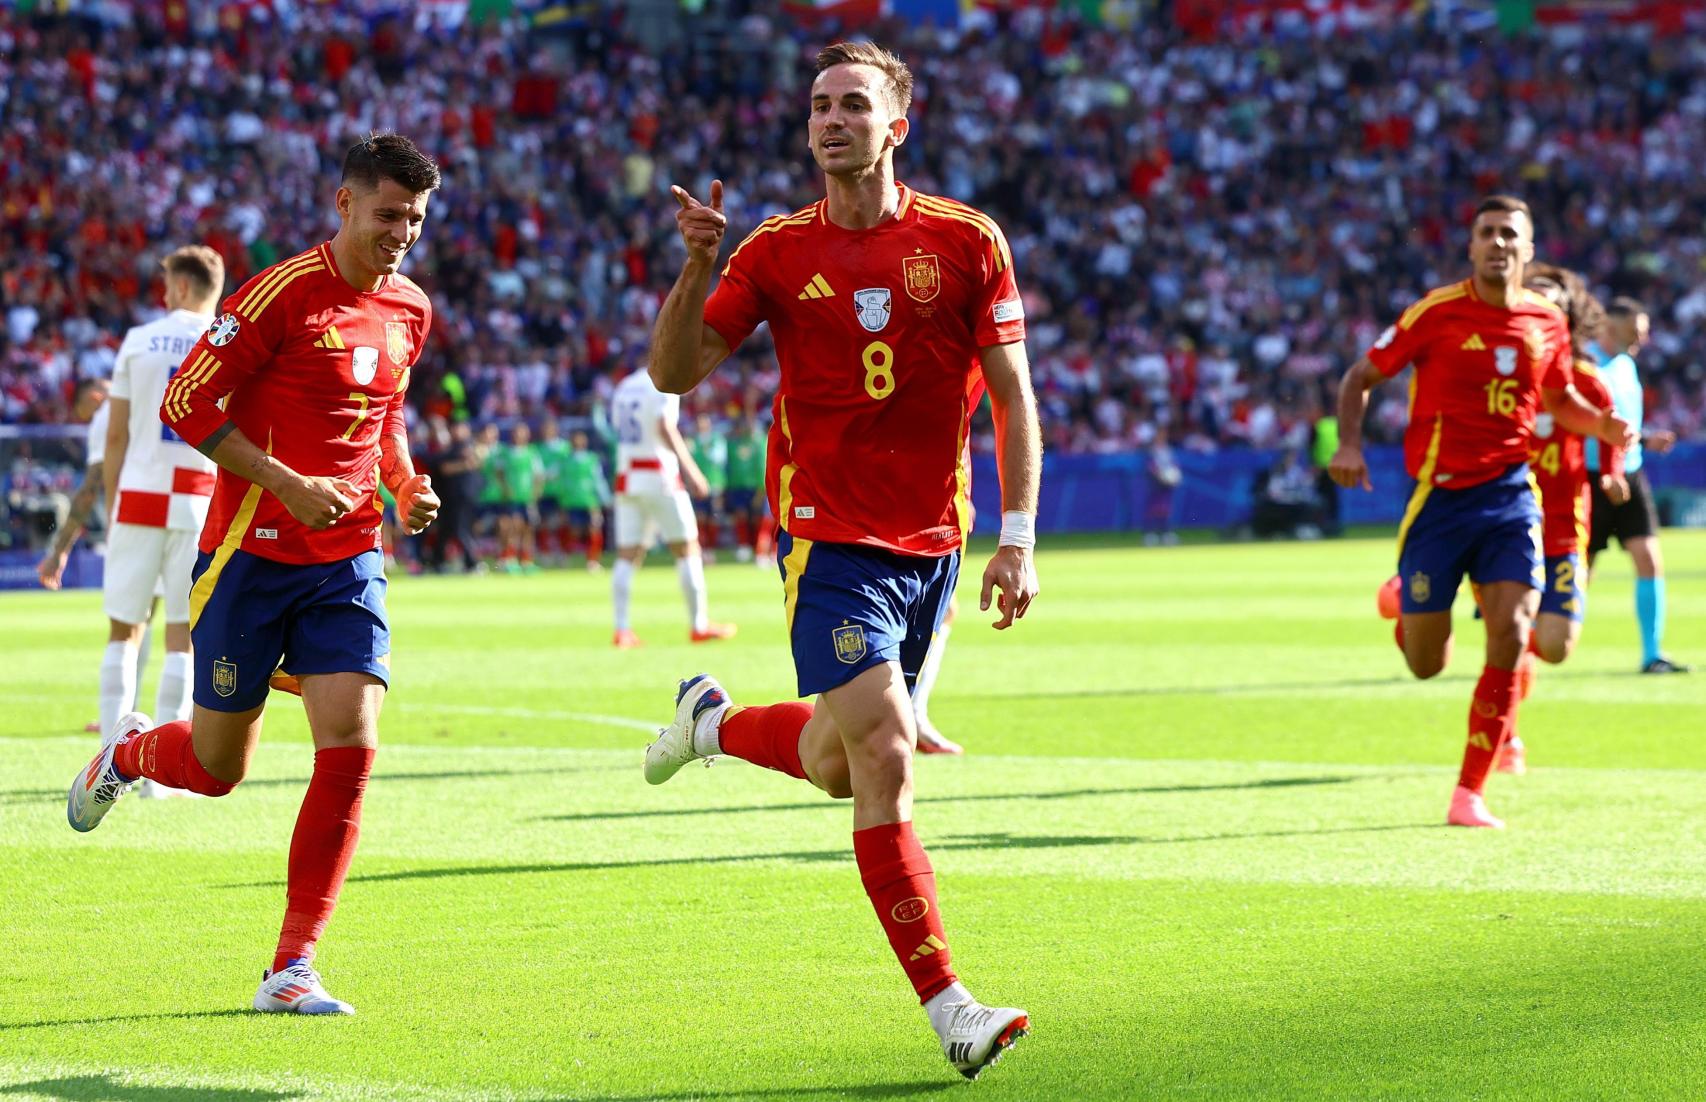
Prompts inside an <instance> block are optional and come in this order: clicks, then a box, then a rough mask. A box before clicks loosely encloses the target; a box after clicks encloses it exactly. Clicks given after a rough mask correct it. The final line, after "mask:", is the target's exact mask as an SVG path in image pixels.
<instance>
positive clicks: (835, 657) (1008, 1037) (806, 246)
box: [646, 43, 1042, 1077]
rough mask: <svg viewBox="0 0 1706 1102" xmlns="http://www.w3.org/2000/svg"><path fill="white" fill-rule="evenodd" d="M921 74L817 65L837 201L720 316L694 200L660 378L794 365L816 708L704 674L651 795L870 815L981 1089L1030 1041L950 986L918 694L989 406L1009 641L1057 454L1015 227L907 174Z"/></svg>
mask: <svg viewBox="0 0 1706 1102" xmlns="http://www.w3.org/2000/svg"><path fill="white" fill-rule="evenodd" d="M911 99H912V74H911V72H910V71H909V70H908V69H907V68H906V65H905V64H904V63H903V62H902V61H900V59H899V58H896V57H895V56H894V55H893V54H891V53H889V52H888V51H887V50H884V49H882V48H880V47H878V46H875V45H872V44H868V43H840V44H837V45H834V46H831V47H829V48H827V49H825V50H824V51H822V52H821V53H820V54H818V58H817V77H816V79H815V80H814V81H813V82H812V89H811V114H810V117H809V120H808V124H807V136H808V139H809V142H810V148H811V151H812V156H813V157H814V158H815V159H816V161H817V164H818V166H819V167H820V168H821V169H822V170H823V172H824V176H825V189H826V197H825V198H824V199H822V200H819V201H818V202H816V203H813V204H812V205H811V206H809V207H806V208H804V209H802V210H800V211H797V212H795V213H793V214H789V215H779V216H777V217H774V218H770V219H768V220H766V221H765V222H763V223H762V224H761V225H759V227H758V228H757V229H756V230H754V231H753V232H752V233H751V234H750V235H749V236H748V237H747V238H746V240H745V241H743V242H742V243H741V244H740V246H739V247H738V248H736V249H735V250H734V252H733V253H732V254H731V255H730V257H729V260H728V263H727V265H726V266H725V267H724V268H723V270H722V280H721V282H720V283H719V284H718V285H717V289H716V291H715V292H714V293H712V294H711V296H710V301H709V302H707V301H706V291H707V289H708V287H709V285H710V281H711V276H712V274H713V272H715V270H716V261H717V252H718V247H719V245H720V243H721V241H722V237H723V231H724V228H725V226H726V225H727V221H726V219H725V217H724V215H723V211H722V183H721V181H714V182H713V183H712V184H711V192H710V196H709V198H710V204H709V205H708V206H707V205H704V204H701V203H699V202H698V201H696V200H695V199H693V198H692V197H691V196H690V195H688V194H687V192H686V191H684V190H682V189H681V188H676V189H674V193H675V197H676V200H677V202H678V203H679V204H680V209H679V210H678V211H677V212H676V220H677V223H678V225H679V227H680V229H681V234H682V238H683V240H684V241H685V242H686V245H687V254H688V255H687V261H686V264H685V265H684V267H683V268H682V272H681V275H680V277H679V278H678V279H677V280H676V283H675V287H674V289H673V290H672V291H671V292H670V295H669V298H668V299H667V301H665V303H664V305H663V309H662V310H661V311H660V313H659V316H658V320H657V324H656V327H655V330H654V334H653V337H654V346H655V347H654V349H653V360H652V365H651V373H652V377H653V378H654V379H655V380H656V382H657V384H658V386H659V388H660V389H662V390H665V391H669V392H674V393H684V392H686V391H689V390H691V389H692V388H693V387H694V386H695V385H697V384H698V383H699V382H700V381H702V380H703V379H704V378H705V377H706V376H708V375H709V374H710V373H711V371H712V370H713V369H714V368H715V367H716V366H717V364H718V363H719V362H721V361H722V360H723V358H724V357H726V356H727V355H728V354H729V351H730V349H732V348H734V347H735V346H737V345H739V344H740V342H741V341H742V340H744V339H745V338H746V336H747V335H748V334H749V333H751V332H752V331H753V329H754V328H755V327H756V326H757V325H758V324H759V323H760V322H766V321H767V322H769V324H770V332H771V335H772V337H773V338H774V340H775V343H776V355H777V359H778V361H779V362H780V366H781V372H782V374H781V384H780V386H779V387H778V389H777V394H776V401H775V423H774V425H773V427H772V429H771V435H770V448H769V460H768V470H767V472H766V483H767V486H766V489H767V492H768V495H769V499H770V503H771V507H772V510H773V512H774V513H775V515H776V518H777V521H778V522H779V523H780V525H781V529H782V530H781V533H780V535H779V537H778V543H777V555H778V557H779V558H780V570H781V574H782V587H783V600H784V605H785V608H786V614H787V619H788V626H789V636H790V639H791V642H792V645H793V650H794V664H795V670H796V672H797V674H798V688H799V693H800V695H801V696H815V697H817V705H816V707H814V706H813V705H810V704H804V703H794V702H789V703H781V704H773V705H770V706H768V707H748V708H741V707H737V706H734V705H732V704H730V703H729V698H728V696H727V694H726V693H725V692H724V690H723V688H722V686H721V685H719V684H717V682H716V681H715V680H713V679H712V678H710V677H708V676H705V675H699V676H697V677H694V678H691V679H689V680H687V681H685V682H683V683H682V685H681V688H680V691H679V693H678V694H677V697H676V712H675V722H674V723H673V724H672V725H671V726H670V727H668V728H666V729H665V730H664V731H663V732H662V733H661V734H660V735H659V737H658V739H657V741H656V742H654V743H653V744H652V746H651V747H650V748H649V749H648V750H647V751H646V779H647V780H648V781H650V782H651V783H653V784H661V783H663V782H664V781H665V780H668V779H669V778H670V777H671V776H673V775H674V774H675V772H676V771H677V770H678V769H680V768H681V766H682V765H684V764H686V763H687V762H688V761H691V760H693V759H694V758H700V757H711V756H714V755H717V754H732V755H734V756H736V757H740V758H745V759H746V760H748V761H751V762H754V763H756V764H758V765H763V766H766V767H768V768H771V769H775V770H778V771H780V772H783V773H786V774H788V775H789V776H793V777H797V778H800V779H802V780H808V781H810V782H811V783H812V784H814V785H816V786H817V787H819V788H821V789H823V790H824V791H825V792H827V793H829V794H830V795H831V796H833V797H836V798H838V799H845V798H847V797H849V796H850V797H852V799H853V828H854V829H853V854H854V858H855V860H856V861H857V863H858V866H859V873H860V877H861V879H862V880H863V882H864V886H865V891H866V893H867V894H868V895H869V896H870V899H871V903H872V905H873V906H874V907H875V908H876V912H877V918H878V921H879V922H880V923H881V924H882V927H883V930H884V932H885V933H886V934H887V936H888V940H889V944H890V946H891V947H892V948H893V950H894V952H895V954H896V956H897V957H898V958H899V959H900V963H901V967H902V968H903V969H904V970H905V972H906V974H907V977H908V979H910V980H911V981H912V984H913V987H914V989H915V991H916V992H917V994H918V997H919V1000H920V1001H921V1002H922V1003H923V1004H924V1008H925V1011H926V1013H927V1014H928V1015H929V1019H930V1023H931V1025H932V1027H933V1028H934V1029H935V1030H936V1032H937V1035H938V1037H939V1038H940V1040H941V1043H942V1049H943V1052H944V1053H945V1054H946V1055H947V1057H948V1059H949V1061H950V1062H952V1063H953V1065H954V1066H955V1067H956V1068H957V1069H958V1070H959V1071H960V1072H961V1073H962V1074H964V1075H966V1076H967V1077H975V1076H976V1075H977V1074H978V1073H979V1072H980V1071H982V1070H983V1068H985V1067H987V1066H988V1065H989V1064H990V1063H992V1062H993V1061H994V1060H995V1059H996V1058H997V1057H998V1056H999V1055H1000V1054H1001V1052H1002V1051H1003V1050H1004V1049H1005V1048H1006V1047H1007V1046H1009V1045H1010V1044H1012V1043H1013V1041H1015V1040H1016V1039H1017V1038H1018V1037H1019V1036H1020V1035H1022V1034H1023V1033H1024V1032H1025V1030H1026V1029H1027V1028H1028V1027H1029V1018H1028V1017H1027V1016H1026V1015H1025V1012H1024V1011H1022V1010H1018V1009H1015V1008H1010V1007H1009V1008H995V1007H987V1006H984V1005H983V1004H981V1003H979V1002H978V1001H977V1000H976V999H974V998H972V996H971V994H970V993H969V992H968V991H967V990H966V988H965V987H964V986H963V985H962V984H961V983H960V982H959V980H958V978H957V976H956V974H955V972H954V969H953V967H952V964H951V956H950V952H949V943H948V935H947V931H946V928H945V927H944V926H943V924H942V915H941V909H940V907H939V906H938V903H937V898H936V887H935V875H934V873H933V872H932V871H931V866H930V859H929V858H928V857H927V856H926V855H925V852H924V849H923V847H922V846H921V845H920V844H919V841H918V836H917V835H916V834H915V833H914V832H913V829H912V821H911V820H912V756H913V753H914V747H915V745H916V737H917V732H916V728H915V727H914V722H913V712H912V708H911V705H910V702H909V700H908V694H909V692H910V690H911V689H912V687H913V685H914V683H915V680H916V678H917V674H918V670H919V668H920V666H921V665H922V663H923V661H924V656H925V652H926V651H927V650H928V649H929V646H930V640H931V637H932V636H933V635H934V634H935V632H936V629H937V626H938V624H939V623H940V621H941V617H942V613H943V610H944V609H945V608H946V607H947V604H948V599H949V596H950V595H951V594H952V593H953V591H954V582H955V579H956V577H957V575H958V569H959V559H960V550H961V548H962V546H963V544H964V540H965V537H966V534H967V531H968V527H969V526H968V523H967V520H968V516H969V513H968V509H969V502H968V499H967V495H966V479H967V469H966V465H965V461H964V449H965V441H966V435H967V432H968V430H969V425H970V417H971V412H972V410H973V409H974V408H975V407H976V405H977V403H978V401H979V399H980V398H981V396H982V393H983V390H984V387H985V385H986V384H987V387H988V390H989V393H990V395H991V398H992V400H993V404H994V411H995V426H996V436H997V440H998V446H999V450H1000V454H999V462H1000V470H1001V488H1002V497H1003V509H1004V512H1003V514H1002V526H1001V539H1000V546H999V548H998V549H997V550H996V553H995V555H994V557H993V558H992V559H991V560H990V562H989V565H988V567H987V568H986V569H985V571H984V574H983V596H982V606H983V608H985V609H987V608H988V607H989V605H990V599H991V595H992V593H993V592H994V591H995V590H997V589H999V590H1000V597H999V599H998V604H999V607H1000V619H999V620H997V621H996V622H995V627H997V628H1003V629H1004V628H1008V627H1010V626H1011V625H1012V624H1013V623H1014V621H1015V620H1016V619H1017V618H1019V617H1021V616H1023V615H1024V614H1025V611H1026V609H1027V607H1028V606H1029V605H1030V603H1031V600H1032V598H1033V597H1035V596H1036V593H1037V580H1036V570H1035V567H1034V565H1033V563H1032V557H1031V549H1032V547H1033V546H1034V544H1035V540H1036V537H1035V516H1036V507H1037V485H1038V479H1039V473H1040V467H1041V453H1042V443H1041V436H1040V432H1039V429H1038V421H1037V410H1036V400H1035V397H1034V396H1033V394H1032V392H1031V385H1030V370H1029V367H1028V364H1027V362H1026V358H1025V346H1024V336H1025V323H1024V309H1023V307H1022V305H1021V303H1020V299H1019V292H1018V287H1017V285H1016V283H1015V282H1014V278H1013V258H1012V254H1011V253H1010V252H1009V251H1008V248H1007V241H1006V238H1005V237H1004V236H1003V235H1002V232H1001V230H1000V228H999V227H998V226H997V225H996V224H995V222H994V221H993V220H991V219H990V218H988V217H987V216H986V215H984V214H982V213H980V212H979V211H977V210H974V209H973V208H971V207H968V206H965V205H964V204H961V203H957V202H954V201H952V200H948V199H941V198H937V197H935V196H931V195H922V194H919V193H918V192H915V191H913V190H912V189H911V188H908V187H906V186H905V185H902V184H897V183H896V181H895V177H894V150H895V149H896V147H898V146H899V145H900V144H901V143H902V142H904V141H905V140H906V137H907V134H908V123H907V119H906V111H907V107H908V105H909V104H910V102H911Z"/></svg>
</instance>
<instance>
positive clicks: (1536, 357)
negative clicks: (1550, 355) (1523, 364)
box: [1522, 325, 1550, 363]
mask: <svg viewBox="0 0 1706 1102" xmlns="http://www.w3.org/2000/svg"><path fill="white" fill-rule="evenodd" d="M1522 343H1523V345H1524V347H1526V348H1527V349H1528V358H1529V359H1531V360H1533V361H1534V362H1535V363H1539V362H1540V361H1541V360H1543V359H1545V358H1546V349H1547V347H1548V345H1549V344H1550V342H1549V341H1547V339H1546V333H1545V332H1544V331H1543V330H1542V329H1541V328H1540V326H1538V325H1531V326H1529V327H1528V331H1527V332H1526V333H1524V334H1523V335H1522Z"/></svg>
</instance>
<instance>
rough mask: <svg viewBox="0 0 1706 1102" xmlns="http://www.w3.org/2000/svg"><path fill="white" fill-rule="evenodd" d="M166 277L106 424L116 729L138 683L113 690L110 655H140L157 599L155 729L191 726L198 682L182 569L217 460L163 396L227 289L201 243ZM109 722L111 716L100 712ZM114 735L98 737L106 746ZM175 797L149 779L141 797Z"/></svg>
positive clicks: (105, 675)
mask: <svg viewBox="0 0 1706 1102" xmlns="http://www.w3.org/2000/svg"><path fill="white" fill-rule="evenodd" d="M162 266H163V267H164V268H165V279H166V288H165V300H166V310H167V313H166V314H165V316H163V317H161V318H158V319H156V320H154V321H151V322H149V323H148V324H146V325H139V326H137V327H136V328H134V329H132V330H131V331H130V332H129V333H127V334H125V338H124V342H123V343H122V344H121V345H120V346H119V350H118V358H117V360H116V361H115V363H114V366H113V386H112V397H111V399H110V400H109V402H108V405H109V406H110V408H111V410H112V417H111V421H110V424H109V427H108V429H107V447H106V460H107V461H106V469H105V472H104V476H103V478H104V483H105V489H106V501H107V515H108V516H110V517H111V518H112V525H111V529H112V530H111V534H110V535H109V536H108V537H107V562H106V573H105V577H104V581H103V584H102V602H103V604H104V606H105V608H106V613H107V616H108V617H109V618H110V620H111V635H110V637H109V638H110V641H109V642H108V644H107V648H108V652H109V653H108V657H107V659H106V660H105V661H103V662H102V664H101V718H102V721H103V723H116V722H117V720H118V717H119V715H120V713H121V711H129V710H130V709H132V708H134V707H135V696H136V692H135V689H136V686H135V685H123V684H118V683H115V682H114V678H115V676H116V671H122V670H123V669H124V668H126V664H125V663H123V662H118V663H115V662H114V661H113V659H112V654H111V651H112V649H113V648H114V647H115V646H118V647H127V648H139V647H140V646H141V645H142V641H143V628H144V626H145V625H146V624H147V623H148V619H149V612H150V606H151V605H152V603H153V601H154V594H155V592H156V590H157V589H158V591H159V592H160V593H162V594H163V599H164V604H165V613H166V656H165V660H164V661H163V662H162V663H161V669H160V683H159V686H158V688H157V689H156V692H155V697H154V715H155V716H156V717H157V718H158V719H159V721H160V722H162V723H170V722H173V721H174V720H182V719H188V718H189V717H190V711H191V705H192V699H193V695H192V694H193V691H194V678H195V673H194V669H193V667H192V665H191V661H190V572H191V571H192V570H193V569H194V567H195V560H196V541H197V540H198V539H199V537H200V535H201V529H202V525H203V524H205V523H206V521H207V509H208V502H209V500H210V499H211V498H212V496H213V486H214V472H215V470H216V469H217V468H216V466H215V464H214V462H213V460H211V459H209V458H208V457H207V456H205V455H203V454H202V453H201V452H199V451H197V450H196V449H194V448H192V447H190V446H189V445H188V444H186V443H185V442H184V441H183V440H182V439H181V438H180V437H179V436H178V434H177V433H175V432H174V431H172V429H171V428H170V427H168V426H166V425H163V424H162V423H161V421H160V406H161V403H162V402H163V401H164V399H165V395H166V387H167V384H168V383H170V382H171V381H172V379H173V377H174V376H176V375H177V374H178V371H179V369H180V367H181V366H182V364H183V362H184V357H185V356H186V355H187V354H188V353H189V350H190V349H191V348H193V347H195V344H196V341H198V340H199V339H200V338H201V335H202V334H203V333H204V332H205V331H206V330H207V328H208V326H209V325H210V324H211V323H212V321H213V314H214V308H215V307H216V306H217V305H218V303H219V296H220V295H221V294H222V293H223V292H224V290H225V262H224V261H223V260H221V259H220V256H219V254H218V253H216V252H214V251H213V250H212V249H210V248H208V247H207V246H205V245H188V246H185V247H183V248H181V249H177V250H175V251H174V252H172V253H171V254H170V255H168V256H167V257H166V259H165V260H164V261H162ZM109 711H110V712H111V713H112V714H111V715H110V716H109V715H108V712H109ZM112 733H113V727H112V726H107V727H105V728H104V731H103V734H104V735H105V736H107V737H110V736H111V735H112ZM173 791H175V790H173V789H170V788H168V787H167V786H165V785H157V784H155V783H154V782H152V781H149V782H147V783H145V784H144V785H143V786H142V793H143V794H144V795H165V794H167V793H170V792H173Z"/></svg>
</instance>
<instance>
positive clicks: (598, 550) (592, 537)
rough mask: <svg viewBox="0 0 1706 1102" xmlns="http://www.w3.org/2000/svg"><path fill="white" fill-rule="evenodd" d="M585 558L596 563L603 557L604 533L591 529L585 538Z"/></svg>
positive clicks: (600, 530)
mask: <svg viewBox="0 0 1706 1102" xmlns="http://www.w3.org/2000/svg"><path fill="white" fill-rule="evenodd" d="M586 557H587V561H589V562H597V561H598V560H599V559H602V558H603V557H604V532H603V530H602V529H597V528H595V529H593V530H592V531H591V532H589V533H587V537H586Z"/></svg>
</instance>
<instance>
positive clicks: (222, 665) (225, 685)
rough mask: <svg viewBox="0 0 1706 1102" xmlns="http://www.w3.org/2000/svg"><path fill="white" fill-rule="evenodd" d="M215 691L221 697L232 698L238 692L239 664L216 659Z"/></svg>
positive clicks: (214, 670) (214, 667) (214, 663)
mask: <svg viewBox="0 0 1706 1102" xmlns="http://www.w3.org/2000/svg"><path fill="white" fill-rule="evenodd" d="M213 691H214V692H216V693H218V694H219V695H220V696H232V695H233V694H235V693H236V692H237V663H235V662H227V661H225V660H224V659H223V658H216V659H214V661H213Z"/></svg>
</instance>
